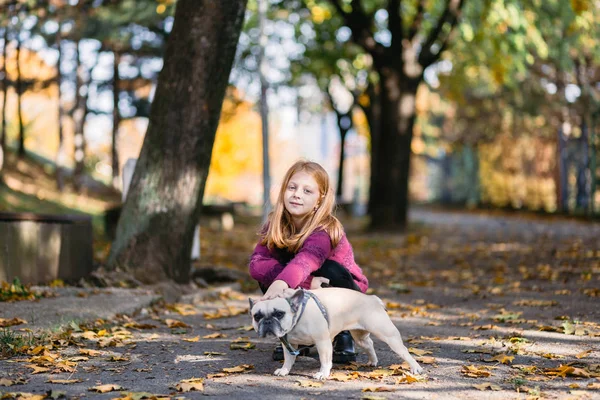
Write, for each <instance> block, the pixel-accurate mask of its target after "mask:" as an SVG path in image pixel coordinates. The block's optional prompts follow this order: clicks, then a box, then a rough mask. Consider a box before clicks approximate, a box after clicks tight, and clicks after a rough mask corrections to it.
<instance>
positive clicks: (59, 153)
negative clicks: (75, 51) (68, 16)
mask: <svg viewBox="0 0 600 400" xmlns="http://www.w3.org/2000/svg"><path fill="white" fill-rule="evenodd" d="M56 49H57V51H58V60H56V86H57V89H58V99H57V103H58V107H57V112H58V149H57V150H56V160H55V162H56V171H55V175H56V176H55V178H56V187H57V188H58V190H59V191H62V190H63V188H64V186H65V182H64V181H65V176H64V175H65V171H64V164H65V157H66V149H65V140H64V134H63V106H62V91H61V87H60V86H61V84H62V71H61V70H60V67H61V65H62V36H61V23H60V22H59V24H58V32H57V33H56Z"/></svg>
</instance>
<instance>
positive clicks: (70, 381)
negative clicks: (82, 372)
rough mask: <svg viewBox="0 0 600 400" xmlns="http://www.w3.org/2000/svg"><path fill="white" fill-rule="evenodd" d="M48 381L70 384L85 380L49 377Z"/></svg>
mask: <svg viewBox="0 0 600 400" xmlns="http://www.w3.org/2000/svg"><path fill="white" fill-rule="evenodd" d="M46 382H47V383H58V384H60V385H70V384H72V383H79V382H83V381H82V380H81V379H48V380H47V381H46Z"/></svg>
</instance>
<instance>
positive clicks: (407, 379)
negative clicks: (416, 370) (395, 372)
mask: <svg viewBox="0 0 600 400" xmlns="http://www.w3.org/2000/svg"><path fill="white" fill-rule="evenodd" d="M425 380H426V378H425V377H424V376H421V375H413V374H411V373H410V372H405V373H404V376H401V377H400V378H398V379H397V380H396V383H407V384H411V383H415V382H425Z"/></svg>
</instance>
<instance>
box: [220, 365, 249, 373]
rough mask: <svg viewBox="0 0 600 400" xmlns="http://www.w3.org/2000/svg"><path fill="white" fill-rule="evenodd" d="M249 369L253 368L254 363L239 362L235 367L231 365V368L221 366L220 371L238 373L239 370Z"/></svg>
mask: <svg viewBox="0 0 600 400" xmlns="http://www.w3.org/2000/svg"><path fill="white" fill-rule="evenodd" d="M251 369H254V365H250V364H241V365H238V366H235V367H231V368H223V369H222V371H223V372H228V373H230V374H234V373H240V372H246V371H250V370H251Z"/></svg>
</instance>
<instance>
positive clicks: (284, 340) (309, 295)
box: [279, 289, 329, 356]
mask: <svg viewBox="0 0 600 400" xmlns="http://www.w3.org/2000/svg"><path fill="white" fill-rule="evenodd" d="M300 290H302V293H303V294H304V297H303V298H302V304H301V305H300V312H299V313H298V314H296V315H297V317H296V320H295V321H294V323H293V324H292V327H291V328H290V331H291V330H293V329H294V328H295V327H296V324H298V321H300V318H302V314H304V310H305V309H306V303H308V300H309V299H313V300H314V301H315V303H316V304H317V307H319V310H321V314H323V317H324V318H325V321H327V325H328V326H329V315H328V314H327V309H326V308H325V306H324V305H323V303H321V301H320V300H319V299H318V297H317V296H315V295H314V294H313V293H311V292H309V291H308V290H305V289H300ZM288 301H289V300H288ZM279 340H280V341H281V344H283V345H284V346H285V348H286V349H287V351H289V352H290V354H291V355H293V356H297V355H298V354H300V351H299V350H297V349H294V347H293V346H292V344H291V343H290V342H289V341H288V337H287V333H286V334H285V335H283V336H282V337H280V338H279Z"/></svg>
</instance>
